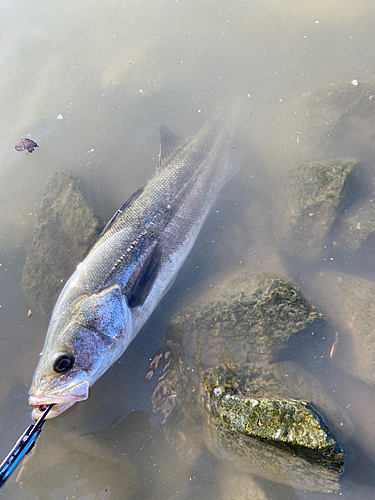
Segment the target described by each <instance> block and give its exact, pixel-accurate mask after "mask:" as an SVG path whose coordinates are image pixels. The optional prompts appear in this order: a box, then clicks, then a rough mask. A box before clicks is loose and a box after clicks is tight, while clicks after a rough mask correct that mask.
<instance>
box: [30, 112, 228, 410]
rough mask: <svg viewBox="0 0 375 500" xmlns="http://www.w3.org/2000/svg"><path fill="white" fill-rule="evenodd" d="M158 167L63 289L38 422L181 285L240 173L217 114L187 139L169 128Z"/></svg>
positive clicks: (91, 378) (42, 365) (110, 358)
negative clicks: (209, 220) (221, 197)
mask: <svg viewBox="0 0 375 500" xmlns="http://www.w3.org/2000/svg"><path fill="white" fill-rule="evenodd" d="M160 134H161V150H160V151H161V152H160V161H159V166H158V167H157V169H156V172H155V173H154V175H153V176H152V177H151V179H150V180H149V181H148V182H147V183H146V185H145V186H144V188H143V189H142V190H140V191H139V192H136V193H135V194H134V196H133V199H131V200H130V201H129V203H128V204H124V206H125V208H124V210H123V212H122V213H120V211H119V214H116V216H115V217H114V219H113V222H111V223H109V227H108V228H107V229H106V230H105V232H104V234H103V235H102V236H101V238H100V239H99V240H98V241H97V242H96V244H95V245H94V246H93V248H92V249H91V250H90V252H89V253H88V255H87V257H86V258H85V259H84V261H83V262H82V263H80V264H79V265H78V266H77V270H76V271H75V272H74V273H73V275H72V276H71V278H70V279H69V280H68V282H67V283H66V285H65V287H64V288H63V290H62V292H61V294H60V297H59V298H58V300H57V303H56V305H55V308H54V311H53V313H52V316H51V321H50V325H49V328H48V332H47V337H46V341H45V345H44V348H43V353H42V356H41V358H40V361H39V365H38V367H37V370H36V372H35V375H34V379H33V383H32V386H31V389H30V397H29V403H30V404H32V405H34V406H35V408H34V410H33V417H34V418H35V419H36V418H38V416H39V414H40V412H41V411H43V408H44V405H46V404H51V403H54V404H55V406H54V407H53V409H52V411H51V412H50V413H49V415H48V417H49V418H52V417H54V416H56V415H58V414H60V413H61V412H62V411H64V410H65V409H67V408H68V407H69V406H71V405H72V404H74V403H75V402H77V401H80V400H83V399H86V398H87V397H88V389H89V387H90V386H91V385H92V384H93V383H94V382H95V381H96V380H97V379H98V378H99V377H100V376H101V375H102V374H103V373H104V372H105V371H106V370H107V369H108V368H109V366H111V365H112V363H113V362H114V361H115V360H116V359H117V358H118V357H119V356H121V354H122V353H123V352H124V351H125V349H126V348H127V346H128V345H129V344H130V342H131V341H132V340H133V338H134V337H135V336H136V335H137V333H138V332H139V330H140V329H141V328H142V326H143V324H144V323H145V322H146V321H147V319H148V318H149V316H150V315H151V313H152V311H153V310H154V309H155V307H156V305H157V304H158V302H159V301H160V299H161V298H162V297H163V295H164V294H165V292H166V291H167V290H168V288H169V287H170V285H171V283H172V282H173V280H174V278H175V276H176V274H177V272H178V270H179V268H180V267H181V265H182V263H183V262H184V260H185V258H186V256H187V255H188V253H189V252H190V250H191V248H192V246H193V244H194V242H195V240H196V237H197V236H198V233H199V231H200V229H201V227H202V224H203V222H204V220H205V218H206V216H207V214H208V212H209V211H210V209H211V207H212V205H213V203H214V201H215V199H216V197H217V194H218V193H219V191H220V189H221V187H222V186H223V185H224V183H225V182H226V181H227V180H228V179H229V178H230V176H231V175H232V174H233V168H232V167H231V165H230V162H229V159H228V151H229V146H230V133H229V132H228V127H225V126H224V123H223V120H222V119H218V118H214V119H213V120H212V121H210V122H209V123H208V124H207V125H206V126H205V127H204V128H203V129H202V130H201V131H200V132H199V133H198V134H197V135H196V136H195V137H193V138H192V139H190V140H189V141H187V142H185V143H183V141H181V139H180V138H179V137H177V136H175V135H174V134H172V133H171V132H169V131H168V129H166V127H163V128H161V130H160Z"/></svg>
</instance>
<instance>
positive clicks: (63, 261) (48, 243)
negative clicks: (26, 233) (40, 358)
mask: <svg viewBox="0 0 375 500" xmlns="http://www.w3.org/2000/svg"><path fill="white" fill-rule="evenodd" d="M99 230H100V223H99V220H98V219H97V217H96V216H95V215H94V212H93V210H92V208H91V207H90V206H89V204H88V202H87V201H86V199H85V197H84V196H83V193H82V191H81V189H80V188H79V185H78V183H77V181H76V180H75V179H74V177H73V176H72V175H71V174H70V173H69V172H67V171H62V172H55V173H54V174H52V176H51V177H50V179H49V180H48V181H47V183H46V186H45V189H44V196H43V200H42V203H41V206H40V209H39V213H38V217H37V220H36V223H35V227H34V235H33V241H32V243H31V245H30V248H29V251H28V253H27V257H26V263H25V266H24V269H23V273H22V281H21V285H22V290H23V292H24V293H25V294H26V295H27V296H28V297H29V298H30V300H31V301H32V302H33V303H34V304H35V305H36V307H37V308H38V309H39V310H40V311H41V312H42V314H43V315H44V316H46V317H48V316H49V315H50V314H51V311H52V308H53V305H54V303H55V301H56V298H57V296H58V293H59V291H60V289H61V288H62V286H63V283H64V282H65V281H66V280H67V279H68V278H69V276H70V275H71V274H72V272H73V271H74V268H75V266H76V265H77V264H78V263H79V262H80V261H81V260H82V258H83V257H84V255H85V254H86V252H87V250H88V248H89V247H90V246H91V245H92V244H93V243H94V242H95V240H96V238H97V237H98V233H99Z"/></svg>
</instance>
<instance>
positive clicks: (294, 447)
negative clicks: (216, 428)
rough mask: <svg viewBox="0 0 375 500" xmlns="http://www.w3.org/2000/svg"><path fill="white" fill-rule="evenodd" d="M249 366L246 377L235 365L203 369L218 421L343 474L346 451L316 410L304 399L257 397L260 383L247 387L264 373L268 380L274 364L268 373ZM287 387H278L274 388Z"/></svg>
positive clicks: (208, 402)
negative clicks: (253, 386)
mask: <svg viewBox="0 0 375 500" xmlns="http://www.w3.org/2000/svg"><path fill="white" fill-rule="evenodd" d="M246 368H247V369H248V370H249V373H248V374H246V375H245V371H244V368H241V372H240V374H239V373H238V371H237V369H236V366H235V365H221V366H218V367H216V368H215V369H211V370H208V371H206V372H203V373H202V382H203V387H204V389H205V395H206V407H208V408H209V410H210V411H211V412H212V413H213V415H214V416H215V418H219V420H220V425H222V426H224V427H226V428H227V429H228V430H229V431H231V432H239V433H241V434H246V435H247V436H252V437H256V438H259V439H263V440H267V441H268V442H270V443H272V444H274V445H277V446H279V447H280V448H282V449H286V450H288V451H289V452H291V453H295V454H297V455H300V456H302V457H303V458H305V459H306V460H308V461H310V462H312V463H313V464H315V465H321V466H324V467H333V468H335V469H336V470H337V472H338V473H341V472H342V468H343V464H344V451H343V449H342V447H341V446H340V445H339V443H338V442H337V441H336V439H335V438H334V437H333V435H332V433H331V432H330V431H329V429H328V427H327V425H326V424H325V422H324V420H323V418H322V417H321V416H320V414H319V413H318V412H317V410H316V409H315V408H314V407H313V406H312V405H311V404H310V403H309V402H308V401H304V400H296V399H291V398H290V397H285V396H283V395H279V396H270V395H265V396H264V395H263V396H259V395H258V394H259V392H260V391H259V385H258V387H257V389H256V390H255V391H254V390H251V389H250V387H249V386H251V385H253V384H254V382H255V383H256V384H259V383H260V384H261V383H262V381H263V379H256V378H255V377H256V376H259V374H260V372H263V374H262V376H263V378H266V379H267V377H268V378H270V377H272V376H274V373H273V367H272V366H270V367H269V368H268V373H267V369H266V368H263V367H259V366H256V365H254V366H252V365H251V364H249V365H247V367H246ZM259 368H261V369H260V370H259ZM278 368H279V367H276V371H277V370H278ZM249 382H250V383H249ZM263 385H264V382H263ZM266 385H268V386H269V384H268V383H267V384H266ZM249 389H250V390H249ZM268 391H269V387H268ZM284 391H285V388H282V387H280V388H279V390H276V391H275V392H276V393H279V394H280V393H281V392H284ZM285 392H288V391H285ZM296 392H297V390H296ZM254 393H255V394H254Z"/></svg>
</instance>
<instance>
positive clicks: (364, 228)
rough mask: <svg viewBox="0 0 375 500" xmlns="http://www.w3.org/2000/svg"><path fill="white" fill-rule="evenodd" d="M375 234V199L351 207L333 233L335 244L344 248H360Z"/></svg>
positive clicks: (340, 219)
mask: <svg viewBox="0 0 375 500" xmlns="http://www.w3.org/2000/svg"><path fill="white" fill-rule="evenodd" d="M374 235H375V200H373V199H370V200H366V201H365V202H364V203H361V205H360V206H357V205H356V206H353V207H350V208H349V209H348V210H347V211H346V212H345V213H344V214H342V216H341V217H340V218H339V220H338V221H337V225H336V228H335V231H334V234H333V235H332V238H333V246H335V247H336V246H337V248H341V249H343V250H352V251H354V250H358V249H359V248H360V247H361V246H362V244H363V243H364V242H365V241H366V240H367V239H368V238H369V237H370V236H372V237H373V236H374Z"/></svg>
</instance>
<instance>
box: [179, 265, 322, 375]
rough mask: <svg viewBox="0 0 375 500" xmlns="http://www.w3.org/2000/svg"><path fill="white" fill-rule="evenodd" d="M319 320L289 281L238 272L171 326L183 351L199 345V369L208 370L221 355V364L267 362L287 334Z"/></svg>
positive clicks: (181, 315) (242, 271)
mask: <svg viewBox="0 0 375 500" xmlns="http://www.w3.org/2000/svg"><path fill="white" fill-rule="evenodd" d="M322 319H323V316H322V315H321V313H320V312H319V311H318V309H316V308H315V307H314V306H310V304H308V302H307V301H306V300H305V299H304V297H303V296H302V294H301V292H300V291H299V290H298V288H296V287H295V286H294V285H293V284H292V283H291V282H289V281H286V280H284V279H279V278H276V277H272V276H267V275H263V274H262V275H259V274H253V273H252V272H251V271H249V270H248V269H241V270H240V271H237V272H236V273H234V274H232V275H230V276H229V277H227V278H224V279H222V280H220V282H219V285H218V286H213V287H210V288H209V289H208V291H207V292H206V293H203V294H202V295H201V296H200V297H199V298H198V300H195V301H194V302H193V303H192V304H191V305H190V306H188V307H187V308H186V309H185V310H183V311H182V312H181V313H180V314H179V315H176V316H175V317H173V318H172V323H174V324H176V325H178V327H179V328H180V329H181V330H183V332H184V337H183V343H184V348H185V352H186V353H190V354H192V353H193V352H194V351H195V350H196V348H197V346H198V345H200V346H201V351H202V362H203V365H204V366H213V365H215V364H217V363H218V361H219V360H220V357H221V356H222V355H223V354H224V353H227V356H226V359H221V361H230V360H232V361H236V362H237V363H239V364H240V363H244V362H246V361H249V360H250V359H254V358H255V357H261V358H262V359H264V360H268V361H269V360H270V359H271V358H272V356H274V355H275V353H277V352H278V351H279V350H280V349H281V348H283V347H284V346H285V343H286V342H287V341H288V340H289V338H290V337H291V336H292V335H295V334H297V333H298V332H301V331H302V330H304V329H306V328H308V327H310V326H312V325H313V324H315V322H317V321H322ZM229 354H230V355H231V356H229ZM228 356H229V357H228Z"/></svg>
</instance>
